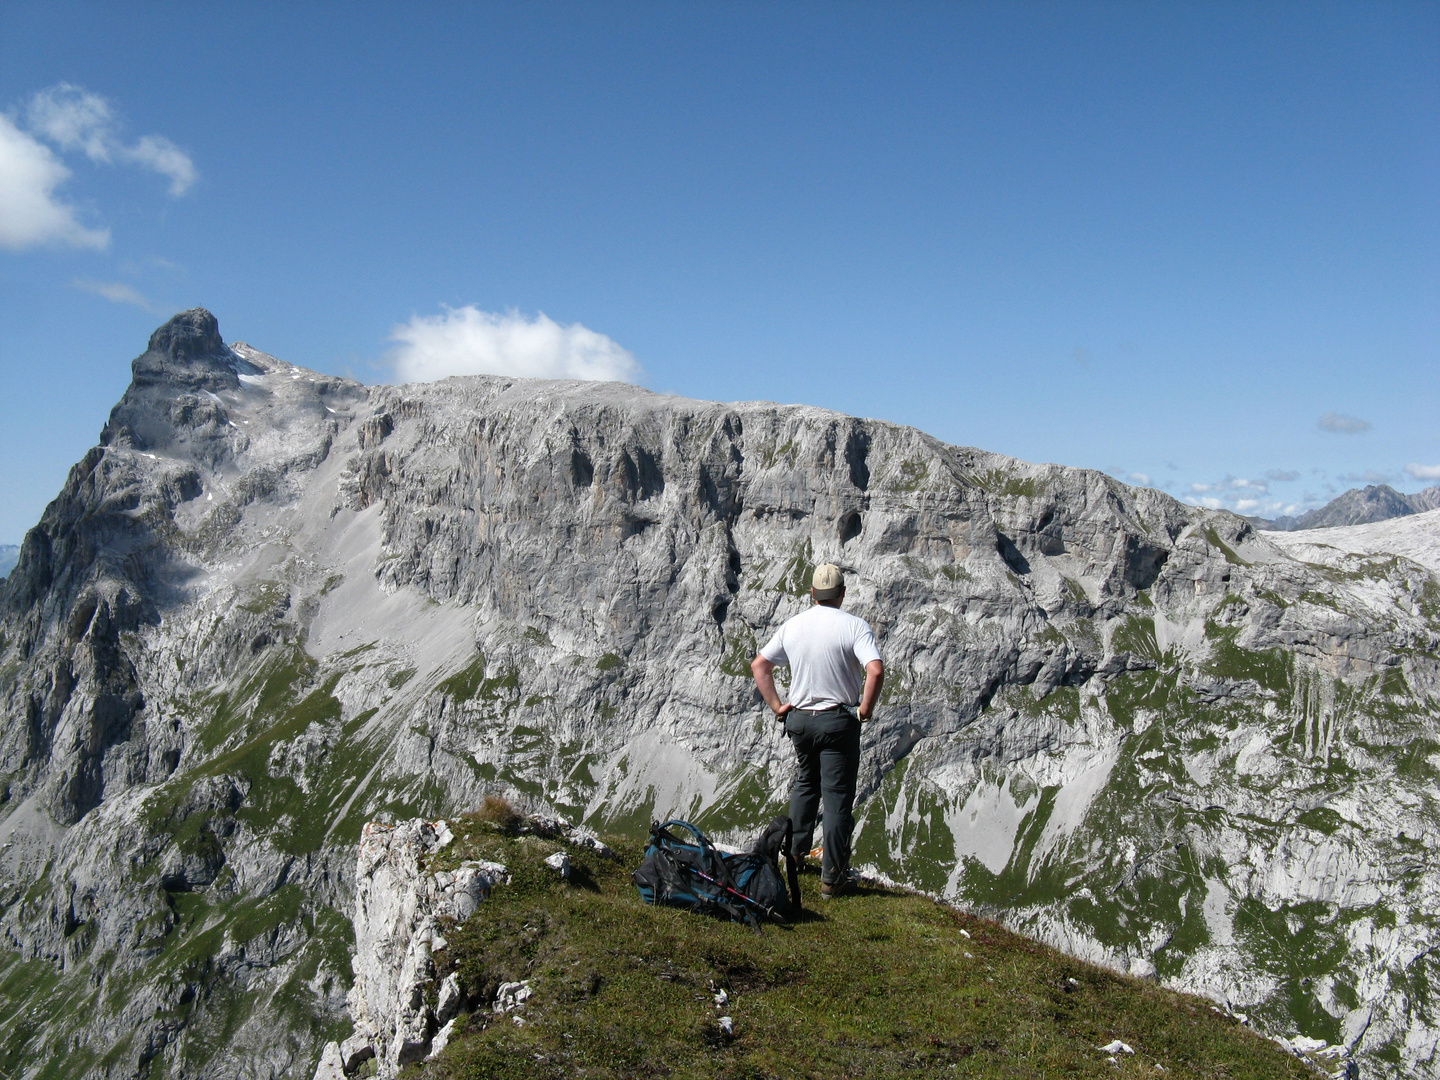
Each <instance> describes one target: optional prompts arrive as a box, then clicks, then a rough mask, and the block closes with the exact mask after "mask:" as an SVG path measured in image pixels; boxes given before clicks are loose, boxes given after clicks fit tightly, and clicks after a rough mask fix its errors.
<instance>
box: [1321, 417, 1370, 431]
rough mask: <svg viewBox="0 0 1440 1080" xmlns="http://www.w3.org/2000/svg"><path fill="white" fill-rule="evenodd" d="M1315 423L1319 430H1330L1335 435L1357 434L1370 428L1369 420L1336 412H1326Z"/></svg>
mask: <svg viewBox="0 0 1440 1080" xmlns="http://www.w3.org/2000/svg"><path fill="white" fill-rule="evenodd" d="M1315 423H1316V426H1317V427H1319V429H1320V430H1321V431H1331V432H1334V433H1335V434H1337V435H1359V434H1361V433H1363V432H1366V431H1369V430H1370V421H1369V420H1361V419H1360V418H1359V417H1358V416H1347V415H1345V414H1344V413H1337V412H1327V413H1326V414H1325V415H1324V416H1322V417H1320V419H1319V420H1317V421H1316V422H1315Z"/></svg>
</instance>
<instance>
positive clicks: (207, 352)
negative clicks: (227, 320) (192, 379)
mask: <svg viewBox="0 0 1440 1080" xmlns="http://www.w3.org/2000/svg"><path fill="white" fill-rule="evenodd" d="M146 351H147V352H152V353H164V354H165V355H166V356H168V357H170V358H171V359H172V360H190V359H195V358H199V357H206V356H215V355H217V354H220V353H223V352H225V342H224V341H222V340H221V338H220V324H219V322H217V321H216V319H215V316H214V315H211V314H210V312H208V311H206V310H205V309H204V308H198V307H197V308H191V309H190V310H189V311H182V312H180V314H179V315H176V316H174V317H173V318H172V319H171V320H170V321H169V322H167V323H166V324H165V325H164V326H162V327H160V328H159V329H158V330H156V331H155V332H154V333H153V334H151V335H150V347H149V348H148V349H147V350H146Z"/></svg>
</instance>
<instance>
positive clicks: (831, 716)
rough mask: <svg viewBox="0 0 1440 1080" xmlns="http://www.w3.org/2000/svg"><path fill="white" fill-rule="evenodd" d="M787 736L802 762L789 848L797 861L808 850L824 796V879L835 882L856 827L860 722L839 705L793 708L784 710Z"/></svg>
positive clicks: (846, 863) (793, 799)
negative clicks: (825, 709) (813, 709)
mask: <svg viewBox="0 0 1440 1080" xmlns="http://www.w3.org/2000/svg"><path fill="white" fill-rule="evenodd" d="M785 734H787V735H789V736H790V741H791V742H792V743H793V744H794V745H795V756H796V758H797V759H798V760H799V766H800V767H799V770H798V771H797V773H796V775H795V788H794V790H793V791H792V792H791V794H790V821H791V823H792V824H793V825H794V827H795V833H794V839H793V841H792V842H791V845H790V851H791V854H793V855H794V856H795V857H796V858H797V859H803V858H805V856H806V855H807V854H808V853H809V851H810V848H811V847H812V846H813V844H814V840H815V824H816V818H817V816H818V814H819V810H820V803H821V800H822V798H823V800H824V803H825V817H824V830H823V833H822V836H823V844H824V846H825V857H824V858H823V859H822V860H821V862H820V880H821V881H823V882H825V883H826V884H828V885H833V884H835V883H836V882H837V881H839V880H840V879H841V878H843V877H844V876H845V871H846V870H848V869H849V868H850V834H851V833H853V832H854V831H855V819H854V817H852V816H851V813H850V808H851V805H852V804H853V803H854V802H855V780H856V777H857V776H859V773H860V721H859V719H857V718H856V717H855V716H854V715H853V714H852V713H849V712H842V711H841V710H839V709H836V710H833V711H831V712H822V713H812V712H802V711H801V710H799V709H792V710H790V712H788V713H786V714H785Z"/></svg>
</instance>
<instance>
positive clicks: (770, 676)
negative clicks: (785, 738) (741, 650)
mask: <svg viewBox="0 0 1440 1080" xmlns="http://www.w3.org/2000/svg"><path fill="white" fill-rule="evenodd" d="M750 674H752V675H754V676H755V689H756V690H759V691H760V696H761V697H763V698H764V699H765V704H766V705H769V706H770V711H771V712H773V713H774V714H775V719H777V720H783V719H784V718H785V714H786V713H788V712H789V711H790V710H791V709H793V708H794V707H795V706H794V705H788V704H785V705H782V704H781V703H780V694H779V692H778V691H777V690H776V689H775V665H774V664H772V663H771V662H770V661H769V660H766V659H765V657H763V656H757V657H755V659H754V660H751V661H750Z"/></svg>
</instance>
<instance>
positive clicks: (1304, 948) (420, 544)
mask: <svg viewBox="0 0 1440 1080" xmlns="http://www.w3.org/2000/svg"><path fill="white" fill-rule="evenodd" d="M133 368H134V381H133V382H132V384H131V386H130V388H129V389H128V390H127V391H126V393H125V396H124V397H123V398H122V399H121V401H120V403H119V404H118V405H117V406H116V407H115V409H114V411H113V412H112V414H111V416H110V418H109V421H108V422H107V423H106V425H105V428H104V430H103V432H102V434H101V439H100V444H99V445H98V446H97V447H95V448H94V449H93V450H91V451H90V452H89V453H88V454H86V456H85V457H84V459H83V460H82V461H81V462H80V463H79V464H77V465H76V466H75V468H74V469H72V471H71V473H70V476H69V477H68V479H67V481H66V484H65V486H64V488H63V490H62V491H61V493H60V494H59V496H58V497H57V498H56V500H55V501H54V502H53V503H52V504H51V505H50V506H49V507H48V508H47V509H46V511H45V514H44V515H43V516H42V518H41V521H40V522H39V524H38V525H37V526H36V527H35V528H34V529H32V530H31V531H30V533H29V534H28V535H27V536H26V538H25V541H24V543H23V545H22V547H21V551H20V553H19V558H18V562H17V565H16V566H15V568H14V570H13V571H12V572H11V574H10V575H9V577H8V578H7V579H6V580H5V581H4V583H3V584H0V673H3V681H0V709H3V718H4V723H3V728H0V785H3V787H0V799H3V801H0V936H3V941H4V942H5V945H6V948H7V950H8V951H7V952H5V953H4V954H0V969H3V970H0V977H3V978H6V979H8V980H10V981H9V982H8V983H7V985H9V986H12V987H14V988H15V990H14V992H13V994H12V995H11V997H10V998H9V999H7V1000H6V1001H4V1002H0V1030H6V1031H10V1032H13V1034H9V1035H6V1036H5V1037H4V1039H5V1041H3V1042H0V1069H3V1070H6V1071H8V1072H9V1073H11V1074H13V1075H16V1076H20V1075H30V1073H31V1072H32V1071H33V1069H34V1063H35V1062H38V1061H46V1060H48V1061H51V1062H52V1063H53V1062H60V1063H61V1064H58V1065H53V1069H54V1073H53V1074H54V1075H58V1076H106V1077H110V1076H114V1077H122V1076H123V1077H131V1076H135V1077H138V1076H142V1075H147V1074H148V1070H150V1069H151V1066H152V1063H154V1062H155V1061H156V1060H157V1059H163V1062H164V1066H165V1068H166V1069H168V1070H169V1072H168V1075H170V1076H174V1077H182V1076H184V1077H191V1076H193V1077H202V1076H203V1077H242V1076H243V1077H269V1076H275V1077H278V1076H282V1075H299V1074H302V1073H305V1074H308V1073H310V1072H312V1071H313V1069H314V1066H315V1062H316V1061H317V1059H318V1057H319V1054H320V1049H321V1047H322V1046H323V1045H324V1044H325V1043H326V1042H327V1041H330V1040H332V1039H339V1038H340V1037H341V1036H342V1034H343V1032H344V1031H347V1030H348V1024H347V1023H346V1022H345V1015H344V1008H343V1001H344V999H345V995H346V993H347V992H348V991H349V990H350V989H351V979H352V972H351V966H350V958H349V950H350V948H351V946H352V938H353V934H354V930H353V929H352V927H351V922H350V918H349V916H350V914H351V912H352V903H353V901H354V889H355V878H354V866H355V856H354V852H355V845H356V844H357V842H359V840H360V836H361V830H362V827H363V826H365V824H366V823H367V822H370V821H372V820H382V821H383V820H394V819H395V818H399V817H417V816H423V817H425V818H427V819H430V820H434V819H436V818H439V817H441V816H444V815H447V814H453V813H456V812H459V811H463V810H466V809H469V808H471V807H473V806H474V805H475V804H476V802H477V801H478V800H479V799H480V798H481V797H482V796H483V795H484V794H486V793H489V792H502V793H505V794H508V795H509V796H510V797H512V798H513V799H515V800H517V801H518V802H520V803H522V804H525V805H527V806H529V807H531V808H533V809H536V810H546V811H548V812H555V813H560V814H563V815H564V816H566V817H567V818H570V819H571V820H574V821H577V822H578V821H584V822H587V823H589V824H592V825H596V826H603V827H606V828H611V829H617V830H634V829H636V828H641V827H643V825H644V824H645V823H646V822H647V821H648V820H649V818H650V817H651V816H652V815H662V814H667V813H679V814H683V815H687V816H690V817H692V818H694V819H697V820H699V821H700V823H701V824H703V825H705V826H707V827H708V828H710V829H712V830H713V831H715V832H717V833H720V834H722V835H723V834H726V833H727V832H731V831H735V832H737V833H738V832H741V831H748V830H750V829H752V828H753V827H754V826H756V825H758V824H760V823H763V821H765V820H766V819H767V817H768V816H769V815H770V814H771V813H772V812H773V811H774V810H775V809H776V807H777V805H778V804H779V803H780V802H781V800H782V799H783V796H784V792H785V790H786V787H787V785H788V782H789V776H790V769H791V754H790V751H789V748H788V746H786V745H785V744H784V743H783V740H782V738H781V736H780V735H779V733H778V732H777V730H776V728H775V726H774V725H773V723H771V722H770V721H769V720H768V719H767V718H766V714H765V713H764V710H763V708H762V707H761V706H760V704H759V701H758V699H757V697H756V695H755V692H754V689H753V687H752V685H751V683H750V680H749V672H748V662H749V659H750V657H751V656H753V655H754V652H755V650H756V648H757V647H758V645H759V644H761V643H763V641H764V640H765V638H766V637H767V636H768V635H769V634H770V633H771V632H773V630H774V628H775V627H776V626H778V624H779V623H780V622H781V621H782V620H783V619H784V618H786V617H788V616H789V615H791V614H794V613H796V612H798V611H800V610H802V609H803V608H804V606H805V604H806V603H807V602H808V601H807V599H806V597H805V585H806V580H807V575H808V573H809V571H810V569H811V568H812V567H813V566H814V565H815V564H816V563H819V562H822V561H833V562H837V563H839V564H840V565H842V566H843V567H844V568H845V570H846V573H847V577H848V581H849V594H848V597H847V607H848V608H849V609H850V610H853V611H855V612H856V613H858V614H860V615H862V616H863V617H865V618H867V619H869V620H870V622H871V623H872V625H873V626H874V627H875V629H876V631H877V634H878V635H879V638H880V642H881V647H882V650H883V652H884V654H885V659H886V663H887V666H888V670H889V672H890V674H889V677H888V680H887V687H886V694H885V698H884V701H883V702H882V707H881V708H880V710H879V712H878V714H877V718H876V720H875V721H874V722H873V723H872V724H871V725H870V727H869V728H868V729H867V733H866V738H865V765H864V773H863V785H862V786H863V795H864V802H863V804H862V806H861V808H860V811H859V820H860V831H859V836H858V837H857V851H858V852H859V853H860V856H861V857H862V858H864V859H865V860H866V861H869V862H871V863H873V864H874V865H875V866H876V867H877V868H878V869H881V870H884V871H885V872H887V873H890V874H893V875H894V876H896V877H898V878H901V879H903V880H908V881H911V882H913V883H915V884H917V885H920V886H922V887H925V888H928V889H932V890H934V891H937V892H943V893H946V894H947V895H949V896H950V897H952V898H954V899H955V900H957V901H958V902H961V903H965V904H969V905H971V906H974V907H978V908H983V909H984V910H986V911H990V912H993V913H995V914H997V915H998V916H999V917H1002V918H1004V919H1006V920H1007V921H1009V922H1011V923H1013V924H1014V925H1016V926H1017V927H1019V928H1021V929H1026V930H1029V931H1030V932H1033V933H1036V934H1038V935H1040V936H1042V937H1045V938H1046V939H1048V940H1051V941H1053V942H1056V943H1059V944H1062V945H1064V946H1065V947H1067V948H1071V949H1073V950H1075V951H1077V952H1080V953H1083V954H1084V955H1086V956H1090V957H1094V958H1096V959H1100V960H1104V961H1106V962H1109V963H1113V964H1116V965H1118V966H1122V967H1126V968H1131V969H1133V970H1136V971H1139V972H1147V973H1148V972H1153V973H1154V974H1155V975H1156V977H1158V978H1161V979H1164V980H1166V981H1168V982H1171V983H1173V984H1175V985H1177V986H1181V987H1185V988H1190V989H1196V990H1200V991H1202V992H1205V993H1209V994H1212V995H1213V996H1216V997H1217V998H1221V999H1223V1000H1225V1001H1226V1002H1228V1003H1229V1004H1230V1005H1231V1007H1233V1008H1235V1009H1237V1010H1243V1011H1246V1012H1248V1013H1249V1014H1250V1015H1251V1016H1252V1017H1253V1018H1254V1020H1255V1022H1256V1023H1258V1024H1260V1025H1261V1026H1264V1027H1266V1029H1267V1030H1271V1031H1274V1032H1275V1033H1277V1034H1284V1035H1295V1034H1305V1035H1310V1036H1314V1037H1317V1038H1323V1039H1325V1040H1327V1041H1329V1042H1334V1043H1341V1044H1345V1045H1348V1046H1349V1047H1351V1048H1353V1050H1354V1052H1355V1054H1356V1055H1357V1059H1358V1060H1360V1061H1361V1062H1362V1063H1364V1065H1365V1068H1366V1069H1367V1070H1369V1071H1378V1073H1380V1074H1386V1073H1389V1074H1391V1075H1402V1074H1406V1075H1422V1076H1424V1075H1432V1076H1433V1075H1437V1073H1436V1067H1435V1065H1434V1063H1433V1056H1434V1046H1435V1040H1436V1034H1437V1025H1436V1023H1435V1021H1434V1019H1433V1012H1432V1003H1431V999H1430V989H1429V987H1430V986H1432V985H1434V984H1435V980H1436V977H1437V976H1440V972H1436V971H1432V965H1433V961H1432V959H1431V955H1432V949H1433V946H1434V932H1433V929H1432V928H1433V926H1434V925H1435V918H1436V915H1437V910H1436V885H1435V883H1434V882H1433V880H1431V876H1430V875H1427V874H1426V873H1425V872H1424V871H1423V866H1424V858H1423V852H1425V851H1427V850H1432V849H1433V845H1434V843H1435V841H1436V839H1437V835H1436V834H1437V828H1436V822H1437V814H1436V806H1435V798H1436V785H1435V780H1436V766H1437V764H1440V739H1437V734H1436V726H1437V725H1436V700H1437V693H1440V663H1437V660H1436V655H1437V648H1440V582H1437V578H1436V573H1435V567H1434V566H1433V565H1431V564H1430V563H1429V562H1427V561H1426V558H1427V556H1425V554H1424V552H1425V551H1428V550H1430V549H1429V548H1427V547H1425V546H1424V545H1420V546H1418V547H1417V546H1415V545H1414V544H1413V543H1412V542H1411V541H1409V540H1407V541H1406V543H1407V544H1410V545H1411V546H1409V547H1406V548H1405V550H1406V551H1408V552H1410V555H1409V556H1406V555H1396V554H1390V553H1388V552H1386V551H1384V550H1383V546H1384V543H1385V541H1384V540H1383V538H1382V539H1381V540H1380V541H1377V543H1379V544H1380V545H1381V547H1379V548H1376V547H1372V548H1367V549H1364V550H1358V549H1357V550H1356V551H1345V550H1340V549H1338V548H1333V547H1324V546H1323V545H1320V546H1317V545H1316V544H1315V543H1313V542H1312V541H1314V540H1315V537H1316V536H1318V535H1319V534H1318V533H1316V534H1284V535H1285V537H1294V536H1301V537H1304V536H1306V535H1308V536H1309V537H1310V539H1309V540H1307V541H1305V542H1306V543H1308V544H1309V545H1310V546H1308V547H1305V548H1303V549H1300V548H1291V547H1288V546H1287V547H1282V546H1277V545H1280V544H1281V543H1282V542H1283V543H1285V544H1286V545H1289V544H1291V543H1292V542H1293V543H1299V541H1292V540H1291V539H1283V538H1281V537H1277V536H1276V535H1275V534H1265V533H1259V532H1256V531H1255V530H1254V529H1253V527H1252V526H1251V525H1250V524H1249V523H1247V522H1245V521H1244V520H1242V519H1240V518H1236V517H1234V516H1232V515H1228V514H1224V513H1214V512H1209V511H1204V510H1201V509H1197V508H1194V507H1188V506H1184V505H1182V504H1180V503H1178V502H1176V501H1175V500H1173V499H1171V498H1169V497H1168V496H1166V495H1164V494H1162V493H1160V492H1157V491H1153V490H1148V489H1136V488H1130V487H1127V486H1126V485H1124V484H1121V483H1119V482H1117V481H1115V480H1114V479H1112V478H1110V477H1107V476H1105V475H1103V474H1100V473H1095V472H1089V471H1085V470H1079V469H1070V468H1064V467H1061V466H1055V465H1032V464H1027V463H1024V462H1020V461H1016V460H1014V459H1011V458H1006V457H1003V456H1000V455H997V454H992V453H987V452H985V451H981V450H976V449H972V448H964V447H956V446H950V445H947V444H944V443H941V442H939V441H938V440H935V439H933V438H931V437H929V436H927V435H925V434H923V433H921V432H918V431H915V430H914V429H910V428H905V427H900V426H898V425H894V424H888V423H884V422H880V421H875V420H863V419H857V418H855V417H849V416H842V415H839V414H836V413H831V412H826V411H824V410H819V409H813V408H807V407H804V406H781V405H774V404H769V403H755V402H749V403H733V404H720V403H713V402H700V401H691V400H686V399H680V398H673V397H665V396H662V395H656V394H652V393H649V392H647V391H644V390H641V389H638V388H636V387H632V386H624V385H619V384H596V383H579V382H547V381H536V380H523V379H511V378H499V377H475V378H466V379H448V380H445V381H443V382H439V383H434V384H425V385H411V386H398V387H392V386H387V387H365V386H361V385H359V384H356V383H353V382H350V381H348V380H344V379H339V378H333V377H329V376H323V375H319V374H316V373H314V372H311V371H306V370H304V369H301V368H295V367H292V366H291V365H289V364H287V363H285V362H284V361H281V360H278V359H276V358H275V357H272V356H269V355H267V354H265V353H262V352H260V351H258V350H255V349H253V348H251V347H249V346H247V345H244V344H240V343H237V344H235V345H233V346H230V345H226V344H225V343H224V342H223V341H222V339H221V337H220V334H219V329H218V327H217V326H216V323H215V320H214V318H213V317H212V316H210V315H209V313H207V312H204V311H198V310H197V311H192V312H186V313H184V314H182V315H180V316H177V317H176V319H174V320H172V321H171V322H170V323H168V324H167V325H166V326H165V327H162V328H161V329H160V330H158V331H157V332H156V333H155V335H154V336H153V337H152V339H151V342H150V347H149V348H148V349H147V351H146V352H145V353H144V354H142V355H141V356H140V357H139V358H138V359H136V360H135V362H134V365H133ZM1402 520H1403V521H1404V522H1405V523H1407V524H1406V527H1407V528H1408V529H1411V530H1412V531H1414V530H1417V529H1419V530H1423V529H1424V528H1426V527H1427V525H1426V515H1423V514H1421V515H1414V516H1410V517H1406V518H1404V519H1402ZM1362 528H1370V529H1373V528H1377V526H1362ZM1408 535H1409V534H1407V536H1408ZM1292 552H1293V553H1292ZM1417 560H1418V561H1417ZM387 815H390V816H391V817H389V818H387ZM42 1000H43V1001H45V1002H46V1003H47V1004H46V1007H45V1008H44V1009H43V1010H41V1013H40V1017H41V1018H40V1019H38V1020H34V1021H27V1022H26V1023H25V1024H22V1025H19V1026H17V1025H16V1024H15V1023H13V1021H14V1020H16V1019H17V1018H19V1017H21V1016H32V1015H35V1014H33V1013H31V1012H30V1010H31V1009H32V1008H34V1006H35V1005H36V1003H37V1002H40V1001H42ZM56 1003H58V1005H57V1004H56ZM81 1018H83V1022H82V1019H81ZM387 1045H389V1044H387ZM387 1052H388V1051H387Z"/></svg>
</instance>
